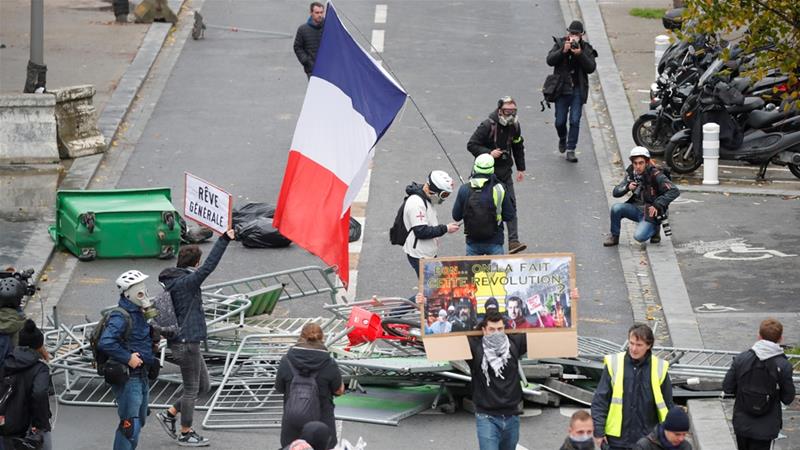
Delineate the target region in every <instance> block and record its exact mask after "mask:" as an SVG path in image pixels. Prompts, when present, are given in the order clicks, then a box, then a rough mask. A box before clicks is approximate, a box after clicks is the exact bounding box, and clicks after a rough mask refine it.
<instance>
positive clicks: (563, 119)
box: [556, 88, 583, 150]
mask: <svg viewBox="0 0 800 450" xmlns="http://www.w3.org/2000/svg"><path fill="white" fill-rule="evenodd" d="M581 114H583V98H581V92H580V89H578V88H575V89H574V92H573V94H572V95H562V96H560V97H558V98H557V99H556V132H557V133H558V142H559V143H561V144H566V148H567V150H575V147H576V146H577V145H578V133H579V132H580V130H581ZM567 116H569V133H567Z"/></svg>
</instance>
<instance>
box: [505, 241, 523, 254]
mask: <svg viewBox="0 0 800 450" xmlns="http://www.w3.org/2000/svg"><path fill="white" fill-rule="evenodd" d="M526 248H528V246H527V245H525V244H523V243H522V242H519V241H511V242H509V243H508V254H509V255H513V254H514V253H519V252H521V251H523V250H525V249H526Z"/></svg>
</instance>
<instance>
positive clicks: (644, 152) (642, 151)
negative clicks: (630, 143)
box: [628, 147, 650, 159]
mask: <svg viewBox="0 0 800 450" xmlns="http://www.w3.org/2000/svg"><path fill="white" fill-rule="evenodd" d="M637 156H644V157H645V158H647V159H650V150H648V149H646V148H644V147H633V149H631V155H630V156H629V157H628V158H629V159H633V158H635V157H637Z"/></svg>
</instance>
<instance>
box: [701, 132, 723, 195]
mask: <svg viewBox="0 0 800 450" xmlns="http://www.w3.org/2000/svg"><path fill="white" fill-rule="evenodd" d="M703 184H719V125H717V124H716V123H707V124H705V125H703Z"/></svg>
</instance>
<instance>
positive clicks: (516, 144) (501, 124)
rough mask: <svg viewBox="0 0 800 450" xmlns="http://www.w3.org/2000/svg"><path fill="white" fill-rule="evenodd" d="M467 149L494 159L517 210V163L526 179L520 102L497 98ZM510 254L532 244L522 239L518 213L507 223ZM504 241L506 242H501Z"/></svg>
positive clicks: (497, 171) (521, 177) (471, 138)
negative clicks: (519, 110)
mask: <svg viewBox="0 0 800 450" xmlns="http://www.w3.org/2000/svg"><path fill="white" fill-rule="evenodd" d="M467 150H469V152H470V153H472V155H473V156H475V157H478V156H480V155H484V154H488V155H491V156H492V158H494V174H495V176H496V177H497V179H498V180H500V182H501V183H503V187H504V188H505V191H506V196H507V197H508V198H509V199H510V200H511V205H512V206H513V209H514V210H515V211H516V210H517V196H516V194H515V193H514V177H513V176H512V175H513V168H514V165H515V164H516V166H517V176H516V179H517V182H518V183H521V182H522V180H524V179H525V144H524V140H523V138H522V131H521V129H520V126H519V119H517V102H516V101H515V100H514V99H513V98H511V97H503V98H501V99H500V100H498V101H497V109H495V110H494V111H492V113H491V114H489V118H488V119H486V120H484V121H483V122H481V124H480V125H478V128H477V129H476V130H475V132H474V133H472V137H470V138H469V142H468V143H467ZM507 226H508V253H510V254H514V253H519V252H521V251H523V250H525V249H526V248H527V247H528V246H527V245H525V244H523V243H521V242H520V241H519V232H518V230H517V216H516V214H515V215H514V218H513V219H511V220H509V221H508V222H507ZM501 244H502V242H501Z"/></svg>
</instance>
